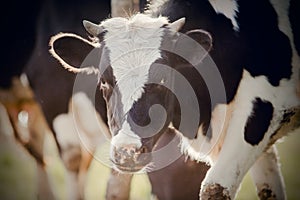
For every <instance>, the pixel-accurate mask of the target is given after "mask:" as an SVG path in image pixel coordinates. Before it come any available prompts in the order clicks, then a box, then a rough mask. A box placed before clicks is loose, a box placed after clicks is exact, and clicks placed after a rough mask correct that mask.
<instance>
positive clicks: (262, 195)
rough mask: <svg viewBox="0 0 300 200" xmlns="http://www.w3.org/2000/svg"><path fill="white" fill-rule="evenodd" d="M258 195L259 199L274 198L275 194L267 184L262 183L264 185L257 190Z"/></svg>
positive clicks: (271, 199) (270, 199)
mask: <svg viewBox="0 0 300 200" xmlns="http://www.w3.org/2000/svg"><path fill="white" fill-rule="evenodd" d="M258 197H259V199H260V200H276V195H275V194H274V193H273V191H272V190H271V189H270V187H269V186H268V185H264V187H263V188H262V189H261V190H260V191H259V192H258Z"/></svg>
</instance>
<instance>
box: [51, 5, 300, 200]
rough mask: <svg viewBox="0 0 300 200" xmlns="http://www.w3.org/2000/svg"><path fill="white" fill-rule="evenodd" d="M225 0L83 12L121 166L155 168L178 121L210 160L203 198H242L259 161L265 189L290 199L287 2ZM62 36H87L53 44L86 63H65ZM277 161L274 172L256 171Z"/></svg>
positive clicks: (293, 120)
mask: <svg viewBox="0 0 300 200" xmlns="http://www.w3.org/2000/svg"><path fill="white" fill-rule="evenodd" d="M225 2H226V3H224V2H223V1H213V0H211V1H206V0H201V1H199V0H197V1H196V0H190V1H180V0H178V1H176V0H169V1H167V0H166V1H154V2H153V3H152V4H151V5H150V6H149V9H148V10H147V11H146V12H145V14H137V15H134V16H132V17H129V18H128V19H125V18H112V19H107V20H105V21H103V22H102V23H100V24H99V25H95V24H92V23H90V22H86V21H85V22H84V26H85V28H86V29H87V31H88V32H89V33H90V34H91V35H92V36H94V37H95V40H93V41H92V42H90V41H85V40H82V39H80V41H81V42H82V43H86V44H85V45H86V46H89V47H85V48H83V47H82V48H81V47H80V46H77V49H81V50H82V53H86V54H88V53H89V52H90V51H92V49H93V48H95V49H96V53H100V55H101V57H99V54H97V55H98V61H97V62H96V63H95V62H93V63H85V64H86V65H87V66H89V65H93V66H95V67H96V68H97V67H98V75H99V81H98V82H99V86H100V89H101V91H102V94H103V98H104V99H105V101H106V105H107V118H108V125H109V128H110V131H111V134H112V149H111V160H112V162H113V164H114V167H115V168H116V169H117V170H120V171H130V172H135V171H141V170H142V171H143V170H149V169H156V168H155V167H153V165H151V160H152V159H151V157H152V154H155V152H154V149H155V148H154V147H155V144H156V142H157V141H158V139H159V137H160V136H161V135H163V134H164V133H165V132H166V130H167V128H168V126H169V124H171V123H172V124H173V125H174V127H175V128H176V129H178V130H179V131H180V132H181V134H182V142H181V149H182V151H183V152H184V153H185V154H187V155H188V156H190V157H191V158H192V159H195V160H198V161H200V160H205V161H207V162H209V163H210V164H211V168H210V169H209V171H208V173H207V175H206V177H205V179H204V181H203V182H202V188H201V191H200V198H202V199H210V198H224V199H231V198H234V197H235V194H236V192H237V190H238V188H239V185H240V182H241V180H242V178H243V177H244V175H245V173H246V172H247V171H248V170H249V169H250V168H251V167H252V168H251V171H252V174H253V177H254V181H255V184H256V186H257V188H258V193H259V195H261V197H263V196H265V195H267V197H270V198H271V197H275V198H277V199H284V198H285V193H284V186H283V182H282V177H281V174H280V170H279V168H278V165H277V160H276V150H274V149H273V148H275V147H271V145H272V144H273V143H274V142H275V141H276V140H277V139H278V138H280V137H282V136H283V135H285V134H287V133H288V132H291V131H293V130H295V129H296V128H298V127H299V106H300V101H299V90H297V89H299V88H297V86H299V76H298V75H299V68H300V66H299V54H298V53H297V51H296V48H297V46H296V47H295V44H296V43H294V42H293V41H294V38H293V34H292V29H291V27H290V21H289V17H288V16H289V15H288V14H289V13H288V10H289V2H286V1H279V0H278V1H276V0H272V1H268V0H263V1H259V0H257V1H225ZM254 11H255V14H253V12H254ZM182 17H185V19H183V18H182ZM175 20H176V21H175ZM171 22H172V23H171ZM292 24H294V27H295V23H294V22H293V23H292ZM195 29H196V30H195ZM199 29H201V30H199ZM179 30H180V31H181V32H182V33H186V34H187V36H189V37H191V38H193V39H194V40H195V41H197V42H198V43H200V44H201V45H203V47H204V49H205V50H207V51H209V55H210V57H209V56H207V54H206V53H203V48H198V47H197V45H196V44H195V43H192V42H191V40H189V39H186V40H185V39H184V36H182V35H180V34H179V33H178V31H179ZM63 39H65V41H68V40H78V39H79V38H78V36H75V35H68V34H66V35H64V34H61V35H57V36H55V37H54V38H52V40H51V41H50V46H51V47H52V48H51V50H50V52H51V53H52V54H53V55H54V57H55V58H57V59H58V60H59V61H60V62H61V63H62V64H63V65H64V67H65V68H67V69H69V70H70V71H74V72H87V71H88V70H86V69H76V68H74V67H73V66H72V65H77V66H78V64H73V63H72V62H71V64H69V63H66V62H65V61H69V60H64V56H65V55H64V54H62V53H61V51H60V50H61V49H60V45H61V44H63V43H64V42H65V41H64V40H63ZM295 41H297V38H295ZM185 42H187V43H185ZM69 44H70V43H69ZM80 45H83V46H84V44H80ZM62 49H63V48H62ZM75 51H76V50H75ZM170 52H171V53H170ZM187 52H188V53H187ZM174 54H175V55H174ZM178 55H180V57H179V56H178ZM81 56H83V55H81ZM83 57H84V56H83ZM211 59H212V60H213V62H212V61H211ZM99 60H100V64H99ZM69 62H70V61H69ZM214 63H215V65H213V64H214ZM166 65H167V66H169V68H168V67H165V66H166ZM191 65H193V66H194V67H193V66H191ZM214 66H215V67H216V68H214ZM90 69H91V68H90ZM213 70H215V71H213ZM90 71H97V69H96V70H95V68H94V69H92V70H90ZM178 72H179V73H178ZM182 77H183V80H182V79H180V78H182ZM184 80H187V81H186V82H185V81H184ZM220 80H221V84H220V85H218V84H219V81H220ZM183 83H184V84H187V85H183ZM157 85H158V86H157ZM170 91H171V92H170ZM183 91H184V92H186V93H181V92H183ZM189 91H194V93H189ZM178 95H179V96H178ZM193 95H194V96H193ZM175 97H176V98H175ZM195 102H196V103H195ZM157 104H160V105H161V106H163V107H164V109H165V110H164V112H163V111H161V106H157ZM184 123H187V124H184ZM182 124H184V125H182ZM203 146H204V147H206V148H203ZM150 152H151V153H150ZM260 156H261V158H259V157H260ZM258 159H259V160H258ZM149 163H150V164H149ZM154 165H155V163H154ZM270 169H272V170H271V171H272V172H273V173H270V175H266V176H263V178H259V177H258V176H257V175H256V173H258V174H263V173H264V172H266V171H268V170H270ZM266 174H268V173H266Z"/></svg>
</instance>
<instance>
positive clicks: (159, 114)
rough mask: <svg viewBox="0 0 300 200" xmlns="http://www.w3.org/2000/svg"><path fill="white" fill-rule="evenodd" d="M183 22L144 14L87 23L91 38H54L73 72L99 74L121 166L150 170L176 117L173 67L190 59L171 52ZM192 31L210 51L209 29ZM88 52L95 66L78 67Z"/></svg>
mask: <svg viewBox="0 0 300 200" xmlns="http://www.w3.org/2000/svg"><path fill="white" fill-rule="evenodd" d="M184 22H185V19H184V18H182V19H179V20H177V21H175V22H173V23H170V22H169V21H168V19H167V18H165V17H158V18H152V17H150V16H147V15H144V14H137V15H135V16H133V17H131V18H129V19H127V18H111V19H107V20H105V21H103V22H101V23H100V24H99V25H96V24H93V23H91V22H88V21H84V22H83V25H84V27H85V29H86V30H87V32H88V33H89V34H90V35H91V37H92V39H91V41H90V40H85V39H83V38H81V37H79V36H77V35H73V34H59V35H57V36H54V37H53V38H52V39H51V41H50V46H51V49H50V52H51V53H52V54H53V56H54V57H55V58H57V59H58V60H59V61H60V63H61V64H62V65H63V66H64V67H65V68H67V69H68V70H69V71H73V72H76V73H78V72H86V73H92V72H95V73H97V74H98V88H99V89H100V91H101V95H102V97H103V99H104V100H105V104H106V109H107V124H108V126H109V129H110V132H111V136H112V140H111V144H112V145H111V152H110V159H111V161H112V162H113V164H114V166H115V167H116V168H117V169H118V170H121V171H126V172H136V171H140V170H142V169H146V168H147V165H148V164H149V163H151V151H152V149H153V147H154V145H155V143H156V141H157V140H158V138H159V137H160V136H161V135H162V134H163V133H164V132H165V131H166V129H167V127H168V126H169V125H170V123H171V122H172V120H173V115H174V113H173V111H174V105H175V104H176V102H177V99H176V95H174V93H173V92H172V90H173V87H174V79H175V77H176V76H175V75H174V72H175V71H176V70H174V69H175V68H176V66H179V65H187V64H188V62H186V61H182V60H183V59H182V58H176V55H173V54H172V52H170V51H168V50H169V49H172V48H178V46H179V48H180V45H181V44H180V42H179V38H178V37H177V36H178V34H177V33H178V31H179V29H180V28H181V27H182V26H183V25H184ZM188 34H189V35H190V36H191V37H193V38H194V39H196V40H197V41H200V42H202V43H206V44H207V43H208V44H209V45H208V46H206V49H210V47H211V37H210V35H209V34H208V33H207V32H205V31H190V32H189V33H188ZM93 49H94V50H96V51H95V52H96V53H92V52H93ZM188 49H189V50H190V52H191V53H190V58H191V59H192V60H194V61H195V62H200V60H201V59H202V58H203V57H204V54H203V52H202V54H201V53H200V54H199V52H198V53H197V52H196V53H195V52H193V47H189V48H188ZM88 54H94V55H95V56H96V59H95V58H94V59H91V60H92V62H84V63H85V65H89V66H93V67H86V66H84V67H85V68H78V66H79V65H80V63H81V62H83V60H84V58H85V57H86V56H87V55H88ZM102 97H101V98H102Z"/></svg>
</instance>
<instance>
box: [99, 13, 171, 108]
mask: <svg viewBox="0 0 300 200" xmlns="http://www.w3.org/2000/svg"><path fill="white" fill-rule="evenodd" d="M165 24H168V19H167V18H165V17H158V18H152V17H150V16H148V15H144V14H137V15H134V16H133V17H131V18H129V19H125V18H112V19H108V20H106V21H103V22H102V23H101V24H100V26H102V27H103V28H104V29H105V30H106V31H107V32H106V34H105V36H104V40H105V44H106V47H107V48H108V50H109V58H110V62H111V63H110V64H111V67H112V69H113V74H114V76H115V78H116V81H117V84H118V87H119V91H120V93H121V101H122V104H123V109H124V110H123V111H124V113H127V112H128V111H129V110H130V108H131V107H132V105H133V103H134V102H135V101H137V100H138V99H139V98H140V97H141V96H142V93H143V91H144V90H143V87H144V85H145V84H146V82H147V81H148V73H149V69H150V66H151V64H152V63H153V62H154V61H155V60H157V59H158V58H160V57H161V54H160V50H159V48H160V45H161V41H162V36H163V29H162V28H161V27H162V26H163V25H165Z"/></svg>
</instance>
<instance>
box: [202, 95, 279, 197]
mask: <svg viewBox="0 0 300 200" xmlns="http://www.w3.org/2000/svg"><path fill="white" fill-rule="evenodd" d="M234 103H235V104H233V106H234V107H233V112H232V114H231V116H230V122H229V124H228V127H227V130H226V137H225V139H224V143H223V145H222V149H221V151H220V152H219V155H218V156H217V157H216V159H215V160H213V161H212V167H211V168H210V169H209V170H208V173H207V175H206V177H205V179H204V181H203V182H202V187H201V192H200V198H201V199H234V198H235V195H236V192H237V190H238V189H239V186H240V183H241V181H242V179H243V178H244V176H245V174H246V173H247V171H248V170H249V169H250V167H251V166H252V165H253V164H254V163H255V161H256V160H257V159H258V158H259V157H260V156H261V155H262V153H263V151H264V150H265V149H266V147H267V145H268V142H269V137H270V135H271V132H272V131H273V130H271V129H270V130H268V129H269V126H270V124H269V123H264V124H262V123H261V122H262V121H264V120H265V119H268V120H269V119H270V118H272V116H273V115H272V113H273V112H272V110H269V107H270V105H269V104H268V103H264V102H261V101H259V100H253V101H252V100H251V99H250V100H249V99H248V100H245V99H238V100H236V102H234ZM241 110H242V112H241ZM268 117H269V118H268ZM268 120H266V122H268ZM266 130H268V131H266Z"/></svg>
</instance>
